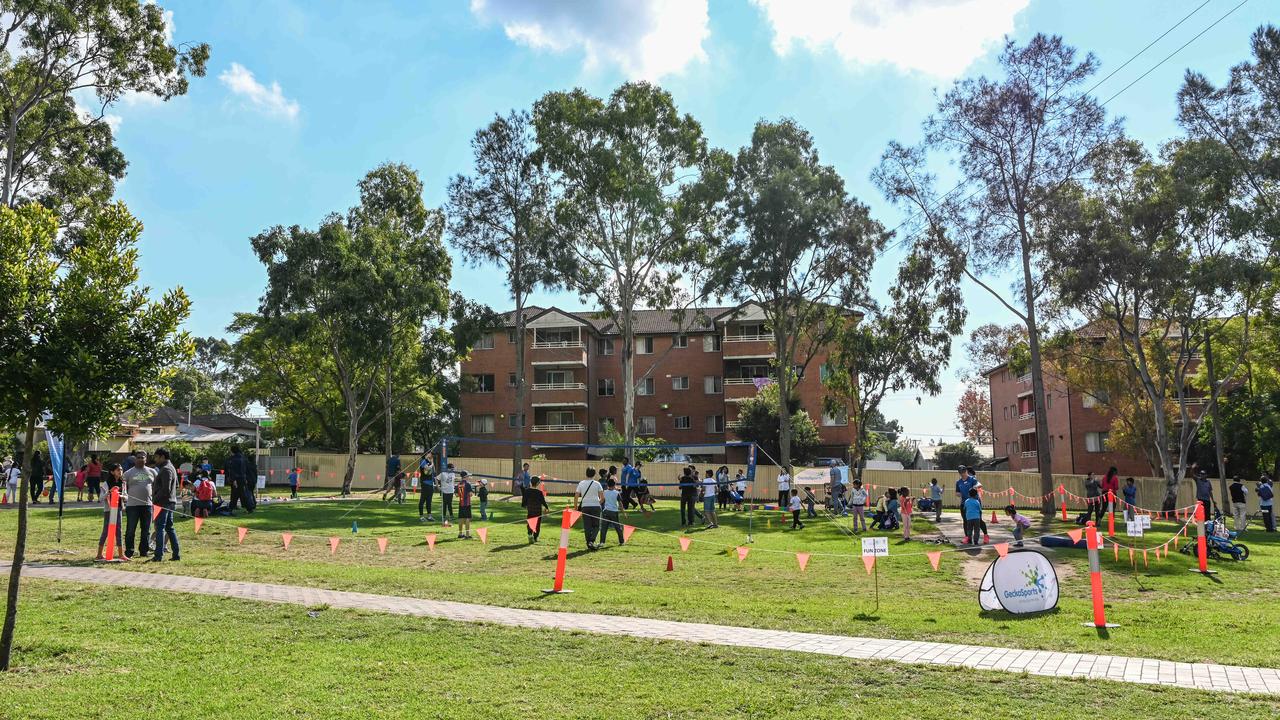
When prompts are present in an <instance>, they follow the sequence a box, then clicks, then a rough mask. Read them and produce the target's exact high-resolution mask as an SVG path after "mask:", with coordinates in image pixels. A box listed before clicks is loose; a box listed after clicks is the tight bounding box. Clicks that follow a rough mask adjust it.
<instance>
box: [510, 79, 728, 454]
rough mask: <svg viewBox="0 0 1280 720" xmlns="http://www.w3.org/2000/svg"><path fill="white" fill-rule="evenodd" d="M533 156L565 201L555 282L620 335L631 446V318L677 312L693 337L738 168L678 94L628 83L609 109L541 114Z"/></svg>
mask: <svg viewBox="0 0 1280 720" xmlns="http://www.w3.org/2000/svg"><path fill="white" fill-rule="evenodd" d="M533 124H534V128H535V129H536V131H537V139H538V150H537V153H536V156H537V157H538V159H539V162H541V163H542V164H543V165H544V167H546V168H547V169H548V170H550V171H551V172H552V173H553V181H554V183H555V186H556V192H557V196H558V202H557V203H556V207H555V212H554V218H553V226H552V235H551V238H550V242H549V244H548V246H547V251H548V253H549V264H550V265H551V267H552V268H553V269H554V271H555V273H556V280H557V283H558V284H560V285H562V286H563V287H565V288H567V289H569V290H572V291H575V292H577V293H578V295H579V296H581V297H582V298H583V299H584V300H589V301H590V302H592V303H593V304H594V305H595V306H596V307H598V308H600V312H601V313H602V314H603V316H604V317H607V318H609V319H610V320H612V321H613V323H614V325H615V326H616V327H617V328H618V332H619V334H620V335H621V336H622V353H621V355H622V357H621V360H622V390H623V432H624V434H625V436H626V440H627V442H626V444H628V445H631V444H634V443H635V438H636V424H635V402H636V391H637V386H638V384H639V383H640V382H642V381H643V380H644V379H645V377H648V374H649V373H652V372H653V370H654V368H656V367H657V366H658V363H657V362H655V363H654V364H653V366H652V367H651V368H650V369H649V370H648V371H646V374H645V376H644V377H641V378H637V377H636V376H635V349H636V348H635V335H636V328H635V313H636V311H637V310H639V309H642V308H644V307H649V308H663V309H672V308H674V312H673V319H675V320H676V321H677V323H678V324H679V325H680V326H681V327H686V326H687V325H688V324H690V323H691V322H692V321H693V319H695V318H696V317H697V313H696V311H695V308H696V306H697V305H698V304H699V303H701V302H702V301H703V300H704V299H705V298H706V297H707V294H708V287H709V286H708V282H707V281H706V279H705V278H704V275H705V273H706V271H707V269H708V267H709V264H710V263H709V262H708V258H709V257H710V256H711V254H712V251H713V249H714V248H715V247H716V245H717V244H718V242H719V240H720V237H721V228H722V224H723V219H724V217H723V216H724V212H723V211H724V207H723V201H724V192H725V183H726V180H727V176H728V173H729V167H730V165H731V161H730V159H729V157H728V155H727V154H725V153H723V152H721V151H717V150H711V149H708V147H707V141H706V138H704V137H703V133H702V126H701V125H700V124H699V123H698V121H697V120H695V119H694V118H693V117H692V116H690V115H681V114H680V112H679V111H678V110H677V109H676V105H675V102H674V101H673V100H672V98H671V94H670V93H668V92H667V91H665V90H663V89H662V88H660V87H657V86H654V85H650V84H648V83H643V82H637V83H627V84H625V85H622V86H621V87H619V88H618V89H616V90H614V91H613V93H612V94H611V95H610V96H609V98H608V99H607V100H604V99H600V98H597V97H593V96H591V95H589V94H588V93H586V92H585V91H583V90H581V89H578V90H573V91H572V92H553V93H548V94H547V95H545V96H543V97H542V99H540V100H539V101H538V102H537V103H536V104H535V106H534V112H533Z"/></svg>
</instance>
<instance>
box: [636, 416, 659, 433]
mask: <svg viewBox="0 0 1280 720" xmlns="http://www.w3.org/2000/svg"><path fill="white" fill-rule="evenodd" d="M636 434H637V435H657V434H658V419H657V418H655V417H654V416H652V415H643V416H641V417H638V418H636Z"/></svg>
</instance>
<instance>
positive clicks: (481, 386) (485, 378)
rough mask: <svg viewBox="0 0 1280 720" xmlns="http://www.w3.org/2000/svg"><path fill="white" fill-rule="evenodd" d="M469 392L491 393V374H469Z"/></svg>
mask: <svg viewBox="0 0 1280 720" xmlns="http://www.w3.org/2000/svg"><path fill="white" fill-rule="evenodd" d="M471 383H472V385H471V392H478V393H491V392H493V375H491V374H486V375H472V376H471Z"/></svg>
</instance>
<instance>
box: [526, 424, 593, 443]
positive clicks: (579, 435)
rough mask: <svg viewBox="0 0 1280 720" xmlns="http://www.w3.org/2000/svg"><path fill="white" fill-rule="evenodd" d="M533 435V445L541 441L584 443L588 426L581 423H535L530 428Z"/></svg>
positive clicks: (531, 439)
mask: <svg viewBox="0 0 1280 720" xmlns="http://www.w3.org/2000/svg"><path fill="white" fill-rule="evenodd" d="M529 430H530V431H531V432H532V433H533V437H531V438H529V440H530V442H532V443H533V445H535V446H536V445H538V444H539V443H552V444H558V443H574V444H577V443H582V442H586V439H587V426H586V425H582V424H579V423H574V424H571V425H534V426H533V427H531V428H529Z"/></svg>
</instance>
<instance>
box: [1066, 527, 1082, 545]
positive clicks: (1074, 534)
mask: <svg viewBox="0 0 1280 720" xmlns="http://www.w3.org/2000/svg"><path fill="white" fill-rule="evenodd" d="M1083 536H1084V530H1082V529H1080V528H1076V529H1075V530H1068V531H1067V537H1069V538H1071V542H1073V543H1078V542H1080V538H1081V537H1083Z"/></svg>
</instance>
